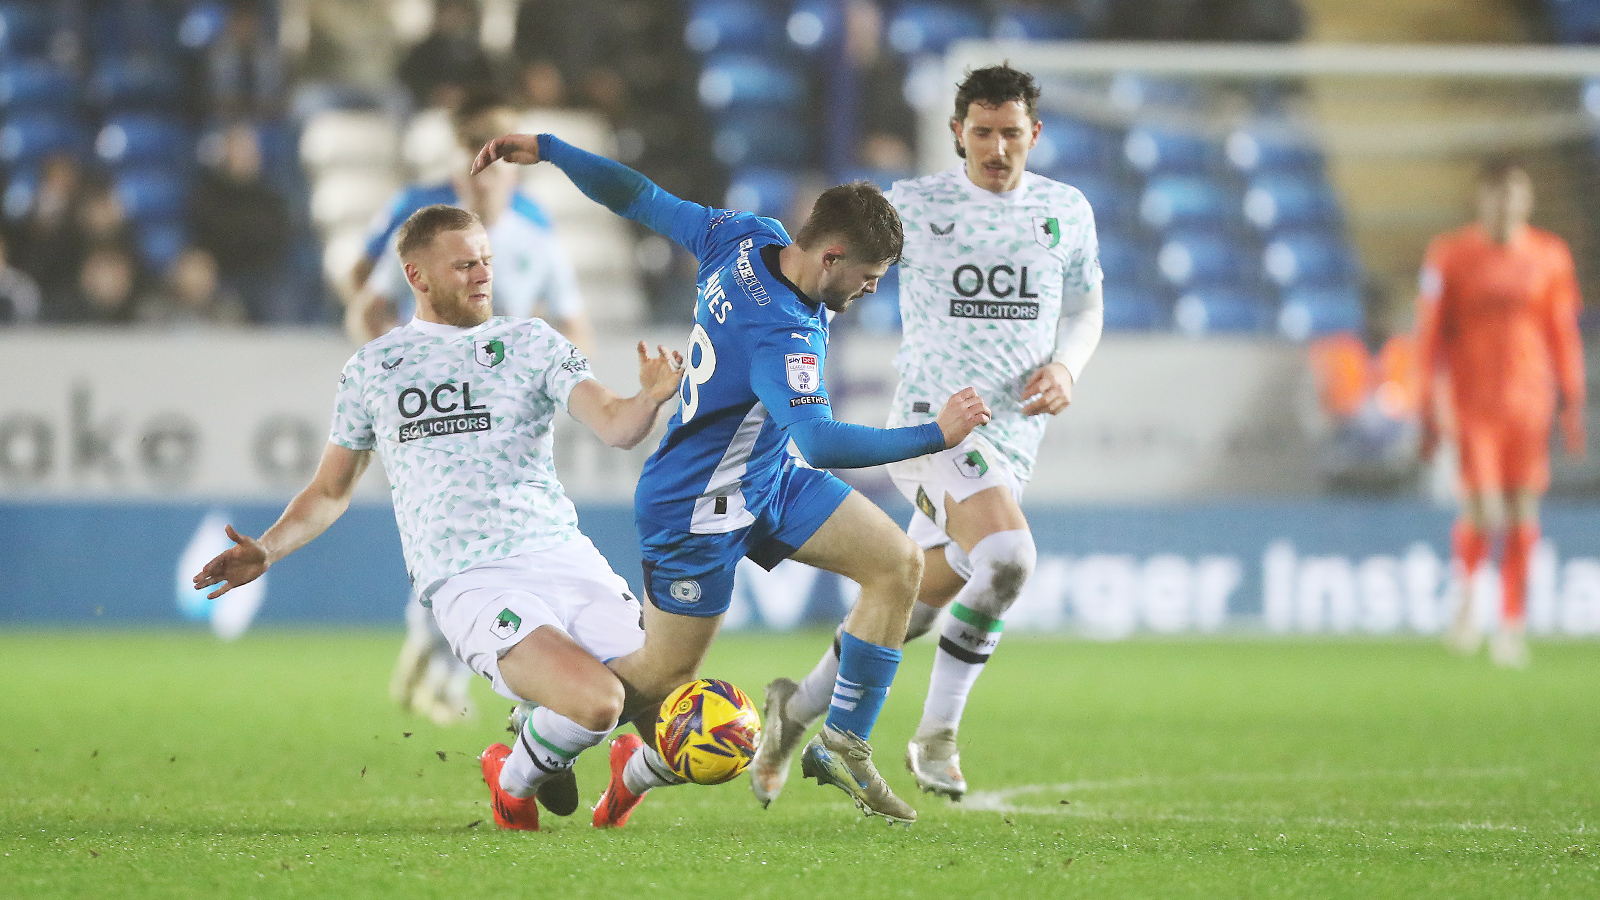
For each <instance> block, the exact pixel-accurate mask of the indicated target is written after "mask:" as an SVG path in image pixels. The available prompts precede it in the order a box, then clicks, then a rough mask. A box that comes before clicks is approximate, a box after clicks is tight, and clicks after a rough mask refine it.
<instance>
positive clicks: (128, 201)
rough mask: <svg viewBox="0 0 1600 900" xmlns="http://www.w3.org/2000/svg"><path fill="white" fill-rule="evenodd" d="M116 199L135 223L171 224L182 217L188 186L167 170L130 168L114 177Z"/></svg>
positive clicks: (183, 180)
mask: <svg viewBox="0 0 1600 900" xmlns="http://www.w3.org/2000/svg"><path fill="white" fill-rule="evenodd" d="M116 190H117V199H118V200H119V201H121V203H122V209H123V212H125V213H126V214H127V216H128V218H129V219H130V220H132V221H133V222H135V223H140V224H141V225H142V223H146V222H152V221H170V220H172V219H176V218H179V217H181V216H182V215H183V214H184V204H185V202H186V201H187V199H188V183H187V180H186V179H185V178H184V177H183V176H182V175H177V174H174V173H172V172H170V171H168V170H166V169H130V170H127V171H124V172H122V173H121V174H119V175H118V176H117V181H116Z"/></svg>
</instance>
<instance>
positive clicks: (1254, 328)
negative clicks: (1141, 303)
mask: <svg viewBox="0 0 1600 900" xmlns="http://www.w3.org/2000/svg"><path fill="white" fill-rule="evenodd" d="M1172 319H1173V321H1174V322H1175V323H1176V324H1177V326H1178V330H1179V331H1181V332H1183V333H1184V334H1190V335H1202V334H1260V333H1262V332H1264V331H1266V330H1267V329H1268V328H1269V327H1271V325H1272V306H1271V304H1269V303H1268V302H1267V300H1266V299H1265V298H1264V297H1262V296H1260V295H1259V294H1256V293H1254V292H1252V291H1248V290H1242V289H1239V288H1214V289H1208V290H1200V291H1192V292H1190V293H1187V294H1184V295H1183V296H1182V297H1179V298H1178V302H1177V303H1176V304H1174V305H1173V308H1172Z"/></svg>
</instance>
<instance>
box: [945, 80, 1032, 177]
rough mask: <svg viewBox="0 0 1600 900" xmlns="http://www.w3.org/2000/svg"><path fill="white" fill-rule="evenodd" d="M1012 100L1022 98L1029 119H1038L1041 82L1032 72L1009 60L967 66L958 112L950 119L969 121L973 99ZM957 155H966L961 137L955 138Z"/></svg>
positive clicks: (1001, 103) (1001, 102)
mask: <svg viewBox="0 0 1600 900" xmlns="http://www.w3.org/2000/svg"><path fill="white" fill-rule="evenodd" d="M1013 100H1018V101H1021V103H1022V108H1023V109H1025V110H1027V113H1028V118H1029V119H1030V120H1032V121H1034V122H1037V121H1039V85H1037V84H1035V83H1034V81H1033V76H1032V75H1029V74H1028V73H1027V72H1024V71H1022V70H1021V69H1013V68H1011V64H1010V63H1002V64H1000V65H998V66H988V67H986V68H982V69H968V70H967V77H966V78H964V79H962V81H961V83H960V84H958V85H956V113H955V116H954V117H953V118H952V119H951V121H953V122H964V121H966V119H967V112H968V111H969V110H970V109H971V107H972V104H974V103H981V104H983V105H984V106H994V107H999V106H1004V105H1005V104H1007V103H1010V102H1011V101H1013ZM956 155H957V156H960V157H961V158H962V159H966V158H967V151H965V150H963V149H961V142H960V141H956Z"/></svg>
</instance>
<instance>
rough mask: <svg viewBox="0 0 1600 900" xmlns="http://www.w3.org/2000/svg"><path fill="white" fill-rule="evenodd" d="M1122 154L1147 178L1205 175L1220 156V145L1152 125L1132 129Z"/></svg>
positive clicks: (1195, 135)
mask: <svg viewBox="0 0 1600 900" xmlns="http://www.w3.org/2000/svg"><path fill="white" fill-rule="evenodd" d="M1122 152H1123V155H1124V156H1125V157H1127V160H1128V164H1129V165H1131V166H1133V167H1134V168H1135V169H1138V170H1139V171H1141V172H1143V173H1145V174H1146V175H1153V174H1158V173H1160V174H1178V173H1184V172H1187V173H1197V172H1204V171H1205V170H1206V169H1207V168H1209V167H1210V166H1211V165H1212V164H1213V163H1215V162H1216V160H1217V158H1218V156H1219V155H1220V154H1219V153H1218V147H1217V145H1216V144H1215V143H1214V142H1212V141H1211V140H1209V139H1207V138H1205V137H1203V136H1201V135H1197V134H1190V133H1188V132H1183V131H1174V130H1172V129H1169V128H1159V127H1152V126H1140V127H1137V128H1134V129H1132V130H1130V131H1129V132H1128V137H1127V138H1126V139H1125V140H1124V141H1123V142H1122Z"/></svg>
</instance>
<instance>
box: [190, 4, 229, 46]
mask: <svg viewBox="0 0 1600 900" xmlns="http://www.w3.org/2000/svg"><path fill="white" fill-rule="evenodd" d="M227 27H228V5H227V4H226V3H222V2H219V0H201V2H199V3H195V4H194V5H192V6H190V7H189V10H188V11H187V12H185V13H184V14H183V20H182V21H180V22H179V23H178V43H180V44H182V45H183V46H184V47H185V48H186V49H189V50H204V49H205V48H207V47H209V46H211V44H212V43H213V42H215V41H216V39H217V38H219V37H221V36H222V32H223V29H225V28H227Z"/></svg>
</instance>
